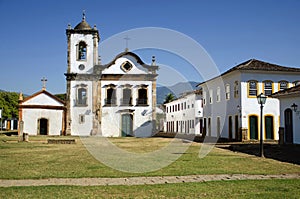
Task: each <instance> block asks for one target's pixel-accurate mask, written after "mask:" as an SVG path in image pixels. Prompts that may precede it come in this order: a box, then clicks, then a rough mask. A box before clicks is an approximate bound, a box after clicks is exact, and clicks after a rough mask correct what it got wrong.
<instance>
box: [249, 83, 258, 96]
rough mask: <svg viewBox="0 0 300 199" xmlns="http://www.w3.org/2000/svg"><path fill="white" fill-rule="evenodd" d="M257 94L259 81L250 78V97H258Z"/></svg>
mask: <svg viewBox="0 0 300 199" xmlns="http://www.w3.org/2000/svg"><path fill="white" fill-rule="evenodd" d="M256 96H257V81H256V80H250V81H248V97H256Z"/></svg>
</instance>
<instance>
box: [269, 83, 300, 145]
mask: <svg viewBox="0 0 300 199" xmlns="http://www.w3.org/2000/svg"><path fill="white" fill-rule="evenodd" d="M272 97H276V98H278V99H279V101H280V115H281V117H280V127H282V128H283V132H284V136H283V139H284V142H285V143H294V144H300V110H299V109H300V85H297V86H295V87H292V88H289V89H286V90H282V91H279V92H276V93H274V94H273V95H272Z"/></svg>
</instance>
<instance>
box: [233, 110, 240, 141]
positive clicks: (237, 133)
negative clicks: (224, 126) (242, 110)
mask: <svg viewBox="0 0 300 199" xmlns="http://www.w3.org/2000/svg"><path fill="white" fill-rule="evenodd" d="M234 129H235V139H236V140H240V138H239V116H238V115H236V116H235V117H234Z"/></svg>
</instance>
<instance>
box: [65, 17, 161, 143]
mask: <svg viewBox="0 0 300 199" xmlns="http://www.w3.org/2000/svg"><path fill="white" fill-rule="evenodd" d="M67 37H68V69H67V73H66V74H65V75H66V77H67V102H66V104H67V105H66V107H67V115H66V117H67V119H66V120H67V122H66V125H67V127H66V132H67V134H70V135H79V136H89V135H101V136H105V137H120V136H137V137H147V136H151V135H152V134H153V133H154V132H155V120H156V114H155V107H156V77H157V74H156V70H157V69H158V66H156V65H155V64H154V63H155V60H154V58H153V63H152V65H147V64H145V63H144V62H143V61H142V60H141V59H140V58H139V57H138V56H137V55H136V54H134V53H132V52H128V51H126V52H123V53H120V54H119V55H117V56H116V57H115V59H114V60H112V61H111V62H110V63H107V64H101V63H100V62H99V60H98V42H99V40H100V36H99V32H98V30H97V29H96V28H95V27H94V28H91V27H90V26H89V25H88V24H87V22H86V21H85V17H83V20H82V22H81V23H79V24H78V25H77V26H76V27H75V28H74V29H72V28H71V27H69V29H67Z"/></svg>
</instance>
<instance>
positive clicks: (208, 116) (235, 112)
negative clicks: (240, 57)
mask: <svg viewBox="0 0 300 199" xmlns="http://www.w3.org/2000/svg"><path fill="white" fill-rule="evenodd" d="M259 67H261V68H259ZM299 80H300V69H297V68H287V67H281V66H278V65H272V64H269V63H266V62H261V61H258V60H249V61H247V62H245V63H242V64H240V65H238V66H236V67H234V68H232V69H230V70H229V71H228V72H225V73H223V74H222V75H221V76H220V77H218V78H214V79H211V80H209V81H206V82H204V83H201V84H199V87H201V88H202V91H203V102H204V103H203V104H204V107H203V109H204V110H203V112H204V116H203V121H204V124H203V125H204V127H203V128H204V129H205V131H206V135H208V136H213V137H219V136H220V137H223V138H229V139H260V129H259V127H260V105H259V104H258V102H257V98H256V97H257V95H258V94H260V93H264V94H268V93H270V94H271V93H274V92H276V91H278V90H279V89H280V86H279V85H280V82H284V83H286V86H287V87H291V86H293V85H294V83H295V82H296V81H299ZM251 82H255V83H254V84H251ZM269 83H270V84H269ZM284 83H282V84H281V85H282V86H283V85H284ZM250 84H251V86H252V87H251V88H250ZM254 86H255V89H252V88H254ZM268 86H269V87H268ZM250 90H251V91H250ZM263 117H264V118H263V128H264V139H271V140H273V139H274V140H278V138H279V137H278V129H279V126H280V121H279V120H280V111H279V100H278V99H276V98H272V97H268V98H267V100H266V104H265V105H264V108H263Z"/></svg>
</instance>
